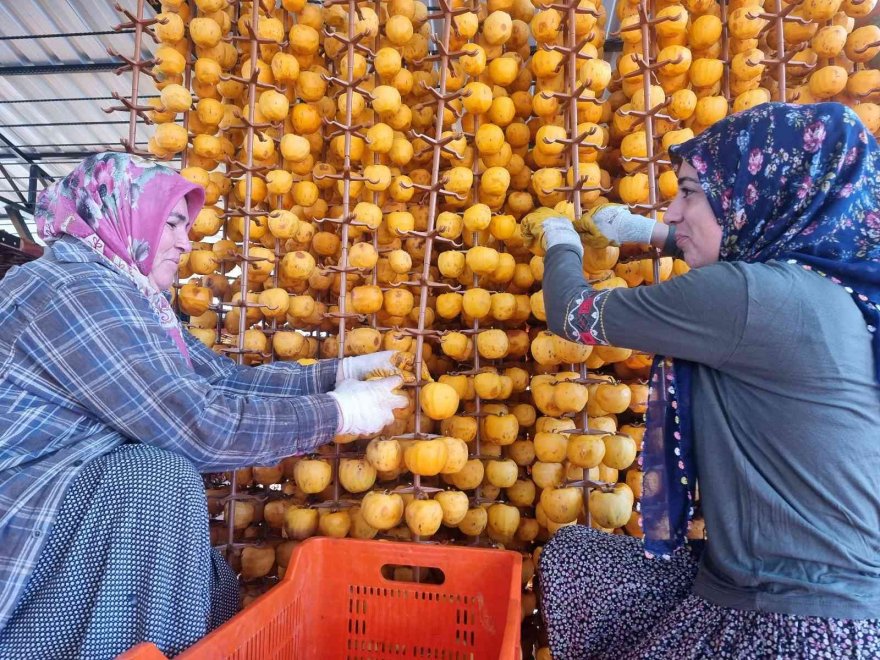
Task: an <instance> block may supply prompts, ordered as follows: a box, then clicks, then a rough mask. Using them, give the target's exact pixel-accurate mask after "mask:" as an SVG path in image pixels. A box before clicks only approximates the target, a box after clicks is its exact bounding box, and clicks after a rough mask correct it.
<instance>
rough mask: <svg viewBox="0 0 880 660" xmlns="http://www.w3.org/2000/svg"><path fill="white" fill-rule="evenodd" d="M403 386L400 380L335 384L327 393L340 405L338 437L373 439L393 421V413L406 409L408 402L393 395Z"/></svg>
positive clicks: (384, 379) (354, 381) (345, 381)
mask: <svg viewBox="0 0 880 660" xmlns="http://www.w3.org/2000/svg"><path fill="white" fill-rule="evenodd" d="M402 384H403V379H402V378H401V377H400V376H392V377H391V378H381V379H379V380H366V381H360V380H343V381H340V382H338V383H337V384H336V389H335V390H334V391H333V392H330V396H332V397H333V398H334V399H336V403H337V404H338V405H339V413H340V414H339V428H338V429H337V431H336V433H337V435H339V434H353V435H373V434H376V433H378V432H379V431H381V430H382V429H383V428H385V427H386V426H388V424H390V423H391V422H393V421H394V411H395V410H396V409H398V408H405V407H406V406H407V405H409V399H408V398H407V397H406V396H404V395H403V394H401V393H400V392H398V391H396V390H397V388H398V387H400V386H401V385H402Z"/></svg>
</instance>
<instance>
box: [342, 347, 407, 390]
mask: <svg viewBox="0 0 880 660" xmlns="http://www.w3.org/2000/svg"><path fill="white" fill-rule="evenodd" d="M392 357H394V351H379V352H378V353H368V354H367V355H356V356H354V357H347V358H342V360H340V361H339V370H338V371H337V372H336V382H337V383H339V382H342V381H343V380H363V379H364V378H365V377H366V376H368V375H370V374H371V373H373V372H375V371H380V372H391V373H394V372H396V371H397V367H396V366H395V365H394V364H393V363H392V361H391V358H392Z"/></svg>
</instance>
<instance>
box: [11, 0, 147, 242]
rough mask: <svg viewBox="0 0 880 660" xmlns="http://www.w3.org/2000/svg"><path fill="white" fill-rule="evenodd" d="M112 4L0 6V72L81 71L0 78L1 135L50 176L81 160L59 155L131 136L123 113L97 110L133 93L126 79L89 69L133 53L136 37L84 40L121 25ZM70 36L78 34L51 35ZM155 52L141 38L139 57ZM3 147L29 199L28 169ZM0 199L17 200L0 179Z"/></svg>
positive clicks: (64, 1) (35, 0)
mask: <svg viewBox="0 0 880 660" xmlns="http://www.w3.org/2000/svg"><path fill="white" fill-rule="evenodd" d="M120 4H121V5H122V6H123V7H125V8H127V9H129V10H130V11H132V12H134V10H135V8H136V0H120ZM113 5H114V2H113V1H112V0H15V1H12V0H10V1H3V2H0V69H7V70H8V68H9V67H15V68H22V67H47V66H55V65H66V66H70V65H80V66H83V67H84V68H83V70H81V71H78V72H71V71H65V72H64V73H48V72H47V71H46V69H39V70H37V71H38V73H36V74H25V75H2V76H0V135H2V136H3V137H4V138H6V141H8V143H10V144H12V145H14V146H15V147H16V148H17V150H18V151H19V152H21V153H22V154H24V155H25V156H28V157H33V158H34V160H35V162H37V163H39V164H40V166H41V167H42V168H43V169H44V171H45V172H47V173H48V174H49V175H51V176H53V177H59V176H64V175H65V174H66V173H67V172H69V171H70V169H71V168H72V167H73V165H74V164H75V163H77V162H78V161H79V160H81V158H80V156H76V157H67V158H64V157H59V156H58V154H63V153H65V152H82V151H97V150H100V149H101V148H102V147H118V146H119V140H120V138H121V137H123V136H127V134H128V114H127V113H122V112H116V113H113V114H109V115H108V114H106V113H104V112H103V111H102V108H104V107H107V106H110V105H116V102H115V101H114V100H113V99H112V98H111V95H112V93H113V92H118V93H120V94H124V95H128V94H130V93H131V73H129V72H126V73H123V74H122V75H119V76H117V75H115V74H114V73H113V71H110V70H89V69H88V67H89V66H93V67H94V66H95V65H96V64H98V65H104V66H105V67H106V65H108V64H109V63H111V62H113V61H114V58H113V57H111V56H110V55H109V54H108V52H107V49H108V47H112V48H114V49H116V50H117V51H119V52H120V53H123V54H127V55H131V54H132V53H133V51H134V35H133V34H131V33H123V34H82V33H103V32H107V31H109V30H112V29H113V28H114V27H115V26H116V25H118V24H119V23H121V22H123V21H125V20H126V19H125V17H123V16H122V15H121V14H120V13H118V12H117V11H116V9H115V8H114V6H113ZM145 14H146V15H147V16H153V15H154V14H155V12H154V10H153V8H152V7H151V6H150V4H149V2H146V3H145ZM70 33H76V35H77V36H64V37H51V35H58V34H70ZM9 37H25V38H20V39H18V38H16V39H9ZM152 46H153V43H152V41H151V40H149V39H145V40H144V56H149V55H150V54H151V52H152V48H151V47H152ZM140 86H141V90H142V91H141V93H142V95H154V94H156V91H155V88H154V87H153V85H152V81H151V80H150V79H149V78H148V77H146V76H142V77H141V80H140ZM144 134H145V133H144ZM139 135H141V133H140V132H139ZM6 141H0V164H3V166H4V167H5V168H6V170H7V172H8V174H9V176H10V177H12V179H13V181H14V182H15V184H16V185H17V186H18V187H19V188H20V189H22V190H23V191H24V194H25V196H27V186H28V176H29V166H28V165H27V163H26V162H25V159H24V158H22V157H21V156H20V155H19V153H16V150H15V149H12V148H11V147H10V146H9V144H7V143H6ZM40 188H42V186H40ZM0 196H2V197H6V198H8V199H14V200H19V197H18V195H17V194H16V192H15V191H14V189H13V188H12V185H11V184H10V182H9V181H8V180H7V179H6V178H4V177H3V176H2V175H0ZM3 215H5V213H4V210H3V206H2V205H0V229H6V230H7V231H10V227H9V221H8V219H6V218H3V217H2V216H3Z"/></svg>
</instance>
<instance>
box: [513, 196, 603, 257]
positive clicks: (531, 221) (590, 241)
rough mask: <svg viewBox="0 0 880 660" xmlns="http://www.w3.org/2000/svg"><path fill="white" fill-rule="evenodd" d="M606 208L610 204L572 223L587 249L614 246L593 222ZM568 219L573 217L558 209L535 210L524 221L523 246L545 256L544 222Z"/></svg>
mask: <svg viewBox="0 0 880 660" xmlns="http://www.w3.org/2000/svg"><path fill="white" fill-rule="evenodd" d="M605 206H610V205H609V204H600V205H598V206H597V207H596V208H595V209H590V210H589V211H587V212H586V213H584V214H583V215H582V216H581V217H580V219H578V220H575V221H573V222H572V226H573V227H574V229H575V231H577V232H578V234H579V236H580V239H581V243H583V244H584V245H585V246H587V247H591V248H606V247H608V246H609V245H612V243H611V241H609V240H608V239H607V238H606V237H605V236H604V235H603V234H602V232H600V231H599V229H598V228H597V227H596V223H595V222H594V221H593V214H594V213H595V212H596V210H598V209H601V208H603V207H605ZM560 217H562V218H568V219H569V220H571V217H570V215H569V214H568V213H565V212H564V211H559V210H556V209H551V208H547V207H541V208H539V209H535V210H534V211H532V212H531V213H529V214H528V215H526V217H525V218H523V221H522V237H523V244H524V245H525V246H526V247H527V248H528V249H529V250H531V251H532V253H533V254H537V255H539V256H541V255H543V254H544V250H545V246H544V227H543V225H544V221H545V220H547V219H548V218H560Z"/></svg>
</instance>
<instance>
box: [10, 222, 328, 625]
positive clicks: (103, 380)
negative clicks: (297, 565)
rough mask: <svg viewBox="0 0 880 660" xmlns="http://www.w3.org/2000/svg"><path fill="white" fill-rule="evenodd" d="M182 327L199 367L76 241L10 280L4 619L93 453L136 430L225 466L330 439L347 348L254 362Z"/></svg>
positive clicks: (132, 437) (133, 436) (209, 465)
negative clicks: (241, 361)
mask: <svg viewBox="0 0 880 660" xmlns="http://www.w3.org/2000/svg"><path fill="white" fill-rule="evenodd" d="M184 335H185V336H186V341H187V345H188V347H189V351H190V356H191V358H192V361H193V368H192V369H190V368H189V367H188V365H187V364H186V361H185V360H184V359H183V357H182V356H181V354H180V351H179V350H178V348H177V346H176V345H175V344H174V342H173V341H172V339H171V338H170V337H169V336H168V334H167V333H166V332H165V330H163V328H162V327H161V326H160V324H159V320H158V318H157V317H156V315H155V313H154V312H153V311H152V310H151V308H150V307H149V305H148V303H147V300H146V299H145V298H144V297H143V296H142V294H140V292H139V291H138V290H137V289H136V288H135V287H134V285H133V284H131V282H130V281H129V280H127V279H126V278H124V277H122V276H121V275H120V274H118V273H116V272H115V271H113V270H112V269H110V268H109V267H107V266H105V265H103V263H102V262H101V261H100V259H99V257H98V256H97V255H96V254H95V253H93V252H92V251H91V250H89V248H87V247H86V246H84V245H81V244H79V243H78V242H77V241H75V240H72V239H64V240H61V241H59V242H57V243H55V244H54V246H53V247H52V249H51V250H47V252H46V256H44V257H43V258H41V259H38V260H36V261H34V262H31V263H29V264H27V265H25V266H21V267H18V268H14V269H12V270H10V271H9V274H8V275H7V276H6V277H5V278H4V279H3V280H2V281H0V628H2V627H3V626H4V625H5V624H6V623H7V622H8V620H9V617H10V616H11V614H12V612H13V610H14V609H15V605H16V603H17V601H18V599H19V597H20V596H21V593H22V589H23V588H24V586H25V584H26V583H27V580H28V578H29V577H30V575H31V573H32V572H33V570H34V568H35V566H36V562H37V560H38V558H39V555H40V551H41V549H42V547H43V544H44V542H45V541H46V539H47V537H48V535H49V531H50V529H51V527H52V524H53V522H54V520H55V517H56V515H57V513H58V509H59V507H60V505H61V501H62V499H63V497H64V493H65V491H66V490H67V487H68V486H69V485H70V484H71V482H72V481H73V480H74V479H75V478H76V476H77V474H78V473H79V471H80V470H81V469H82V467H83V465H84V464H85V463H87V462H88V461H90V460H93V459H95V458H97V457H98V456H101V455H103V454H106V453H108V452H110V451H111V450H113V449H114V448H115V447H118V446H119V445H121V444H123V443H125V442H132V441H136V442H144V443H148V444H151V445H154V446H156V447H161V448H163V449H167V450H170V451H173V452H176V453H178V454H181V455H183V456H185V457H187V458H188V459H190V460H191V461H192V462H193V464H194V465H195V466H196V468H197V469H198V470H200V471H202V472H215V471H222V470H231V469H234V468H237V467H241V466H244V465H251V464H257V465H259V464H272V463H275V462H277V461H279V460H281V459H282V458H283V457H285V456H290V455H294V454H302V453H307V452H310V451H312V450H314V449H315V448H316V447H318V446H319V445H322V444H324V443H326V442H328V441H330V440H331V439H332V437H333V435H334V433H335V432H336V428H337V424H338V421H339V411H338V408H337V406H336V403H335V401H334V400H333V398H332V397H331V396H330V395H328V394H326V392H327V391H329V390H330V389H332V388H333V386H334V384H335V382H336V369H337V366H338V362H337V361H336V360H326V361H322V362H320V363H318V364H317V365H315V366H311V367H303V366H300V365H298V364H295V363H283V362H281V363H275V364H272V365H265V366H261V367H256V368H254V367H243V366H239V365H237V364H235V363H233V362H232V361H231V360H229V359H227V358H224V357H220V356H218V355H216V354H215V353H214V352H213V351H211V350H210V349H208V348H207V347H205V346H204V345H202V344H201V343H200V342H199V341H198V340H197V339H195V338H194V337H193V336H192V335H190V334H189V333H188V332H184ZM294 395H295V396H294ZM132 486H133V487H134V484H133V485H132Z"/></svg>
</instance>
